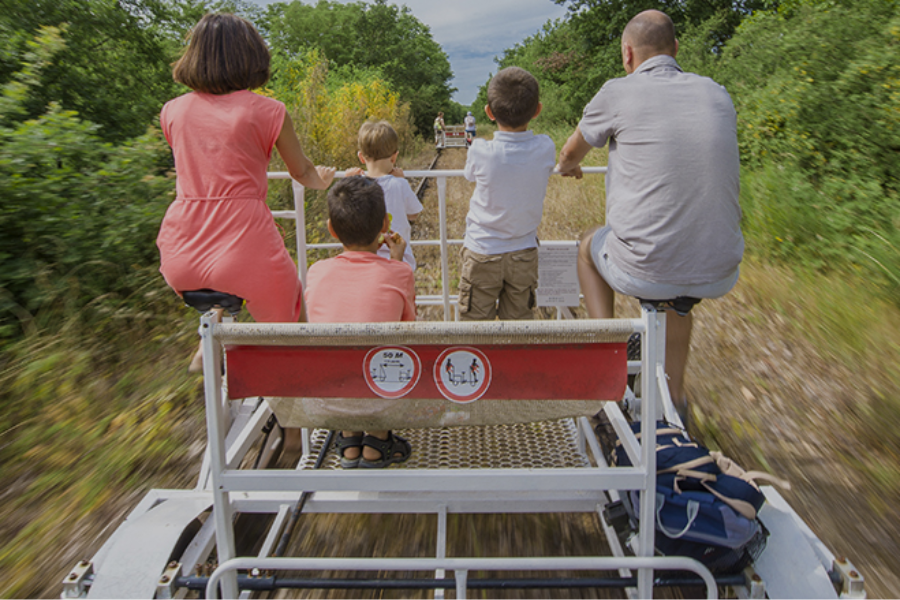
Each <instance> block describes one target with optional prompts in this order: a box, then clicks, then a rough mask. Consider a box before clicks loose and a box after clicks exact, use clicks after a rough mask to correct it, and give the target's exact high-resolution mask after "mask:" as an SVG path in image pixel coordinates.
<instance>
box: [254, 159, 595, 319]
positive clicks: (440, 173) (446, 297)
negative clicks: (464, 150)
mask: <svg viewBox="0 0 900 600" xmlns="http://www.w3.org/2000/svg"><path fill="white" fill-rule="evenodd" d="M581 170H582V172H583V173H584V174H586V175H593V174H601V173H603V174H605V173H606V172H607V167H582V169H581ZM553 173H554V174H555V175H559V174H560V173H559V172H558V171H555V170H554V172H553ZM267 175H268V178H269V179H290V180H291V187H292V191H293V195H294V210H279V211H272V215H273V216H275V217H276V218H279V219H292V220H293V221H294V224H295V227H296V233H297V235H296V239H297V269H298V272H299V274H300V280H301V281H302V282H303V285H304V286H305V285H306V270H307V261H308V252H307V251H308V250H309V249H311V248H312V249H322V248H340V247H341V246H340V244H308V243H307V241H306V209H305V205H304V190H305V188H304V187H303V185H301V184H300V183H298V182H297V181H296V180H293V179H291V176H290V173H288V172H286V171H273V172H270V173H268V174H267ZM346 176H347V175H346V171H338V172H337V173H336V174H335V178H337V179H339V178H343V177H346ZM404 176H405V177H407V178H409V177H423V178H433V179H436V180H437V189H438V215H439V225H440V227H439V230H440V236H441V237H440V239H438V240H415V241H411V242H410V243H411V245H413V246H434V245H440V248H441V295H440V296H439V297H434V296H424V297H421V298H417V299H416V303H417V304H419V305H434V304H440V305H443V307H444V320H445V321H449V320H450V302H451V300H452V299H453V297H451V295H450V286H449V282H448V280H447V272H448V271H449V256H450V246H451V245H454V246H455V245H460V244H462V240H450V239H448V237H447V178H449V177H464V172H463V170H462V169H447V170H434V171H412V170H410V171H405V172H404ZM572 242H573V240H552V241H544V240H542V241H541V244H542V245H545V246H546V245H552V244H554V243H572Z"/></svg>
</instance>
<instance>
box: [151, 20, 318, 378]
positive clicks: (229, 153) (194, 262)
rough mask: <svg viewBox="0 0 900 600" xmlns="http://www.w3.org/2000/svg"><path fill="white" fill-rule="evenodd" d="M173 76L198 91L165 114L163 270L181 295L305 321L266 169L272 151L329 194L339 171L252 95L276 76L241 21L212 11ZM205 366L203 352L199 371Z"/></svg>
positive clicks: (281, 113)
mask: <svg viewBox="0 0 900 600" xmlns="http://www.w3.org/2000/svg"><path fill="white" fill-rule="evenodd" d="M172 76H173V78H174V79H175V80H176V81H178V82H179V83H183V84H185V85H186V86H188V87H189V88H191V89H192V90H194V91H193V92H191V93H188V94H185V95H183V96H180V97H178V98H175V99H174V100H171V101H169V102H168V103H167V104H166V105H165V106H164V107H163V109H162V113H161V115H160V123H161V125H162V130H163V133H164V134H165V136H166V139H167V140H168V142H169V145H170V146H171V147H172V152H173V154H174V157H175V173H176V198H175V200H174V201H173V202H172V204H171V205H170V206H169V209H168V211H167V212H166V216H165V218H164V219H163V222H162V226H161V227H160V231H159V236H158V237H157V246H158V247H159V251H160V259H161V265H160V271H161V272H162V274H163V276H164V277H165V279H166V282H167V283H168V284H169V285H170V286H171V287H172V289H173V290H175V291H176V292H177V293H178V294H179V295H180V294H181V293H182V292H185V291H192V290H199V289H213V290H216V291H220V292H227V293H230V294H234V295H236V296H240V297H241V298H243V299H244V300H246V302H247V310H248V311H249V312H250V314H251V315H252V316H253V318H254V319H256V320H257V321H261V322H272V321H297V320H298V319H299V320H305V315H304V310H303V294H302V289H301V284H300V279H299V276H298V274H297V267H296V265H295V264H294V261H293V260H292V259H291V257H290V255H289V254H288V252H287V249H286V248H285V246H284V242H283V240H282V238H281V235H280V234H279V232H278V229H277V228H276V226H275V221H274V217H273V216H272V213H271V211H270V210H269V208H268V206H267V205H266V193H267V191H268V180H267V179H266V169H267V167H268V164H269V159H270V158H271V156H272V148H273V147H275V148H278V153H279V154H280V155H281V158H282V159H283V160H284V162H285V164H286V165H287V168H288V171H289V172H290V174H291V177H293V178H294V179H296V180H297V181H299V182H300V183H301V184H303V185H305V186H307V187H310V188H313V189H325V188H327V187H328V186H329V185H330V184H331V181H332V179H333V178H334V169H333V168H326V167H316V166H314V165H313V164H312V162H311V161H310V160H309V158H307V157H306V155H305V154H304V153H303V149H302V148H301V146H300V142H299V140H298V139H297V136H296V134H295V133H294V129H293V124H292V123H291V119H290V116H289V115H288V114H287V111H286V110H285V106H284V104H282V103H281V102H278V101H277V100H274V99H271V98H266V97H264V96H260V95H258V94H255V93H253V92H251V91H250V90H251V89H255V88H258V87H261V86H262V85H264V84H265V83H266V82H267V81H268V79H269V51H268V48H267V47H266V44H265V42H264V41H263V39H262V37H261V36H260V35H259V33H258V32H257V31H256V29H255V28H254V27H253V25H252V24H250V22H248V21H246V20H245V19H242V18H241V17H238V16H235V15H231V14H207V15H206V16H204V17H203V18H202V19H201V20H200V22H199V23H197V25H196V26H195V27H194V29H193V31H192V32H191V36H190V39H189V42H188V46H187V48H186V50H185V53H184V55H183V56H182V57H181V58H180V59H179V60H178V61H177V62H176V63H175V65H174V68H173V72H172ZM201 365H202V362H201V357H200V353H199V351H198V353H197V355H195V357H194V361H193V362H192V364H191V367H192V370H198V369H199V368H200V366H201Z"/></svg>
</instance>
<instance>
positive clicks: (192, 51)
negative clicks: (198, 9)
mask: <svg viewBox="0 0 900 600" xmlns="http://www.w3.org/2000/svg"><path fill="white" fill-rule="evenodd" d="M269 61H270V58H269V48H268V47H267V46H266V42H265V41H264V40H263V39H262V36H261V35H259V32H258V31H256V28H255V27H253V24H252V23H250V22H249V21H247V20H246V19H243V18H241V17H239V16H237V15H232V14H227V13H220V14H215V13H209V14H206V15H204V16H203V18H202V19H200V22H199V23H197V25H195V26H194V28H193V29H192V30H191V33H190V34H189V37H188V46H187V48H186V49H185V51H184V54H183V55H182V56H181V58H179V59H178V60H177V61H176V62H175V63H174V64H173V68H172V78H173V79H174V80H175V81H177V82H178V83H183V84H184V85H186V86H188V87H189V88H191V89H192V90H196V91H198V92H206V93H209V94H227V93H229V92H235V91H238V90H251V89H254V88H258V87H261V86H263V85H264V84H265V83H266V82H267V81H268V80H269Z"/></svg>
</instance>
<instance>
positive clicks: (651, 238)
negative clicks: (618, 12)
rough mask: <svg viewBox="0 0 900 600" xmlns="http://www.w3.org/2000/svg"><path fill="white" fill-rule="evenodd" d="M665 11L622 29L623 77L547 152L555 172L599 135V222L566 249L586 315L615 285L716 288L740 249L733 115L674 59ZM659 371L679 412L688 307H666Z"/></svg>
mask: <svg viewBox="0 0 900 600" xmlns="http://www.w3.org/2000/svg"><path fill="white" fill-rule="evenodd" d="M677 51H678V41H677V40H676V39H675V28H674V26H673V24H672V20H671V19H670V18H669V17H668V16H667V15H666V14H664V13H662V12H659V11H656V10H648V11H644V12H642V13H640V14H639V15H637V16H636V17H634V18H633V19H632V20H631V21H630V22H629V23H628V25H627V26H626V27H625V31H624V32H623V33H622V64H623V66H624V67H625V72H626V73H627V74H628V76H627V77H624V78H620V79H612V80H610V81H607V82H606V83H605V84H604V85H603V87H602V88H600V91H599V92H598V93H597V95H596V96H594V98H593V99H592V100H591V101H590V103H589V104H588V105H587V106H586V107H585V109H584V115H583V117H582V119H581V122H580V123H579V125H578V127H577V128H576V129H575V132H574V133H573V134H572V135H571V137H569V139H568V141H567V142H566V144H565V145H564V146H563V148H562V150H561V151H560V154H559V166H558V169H559V171H560V172H561V173H562V174H563V175H567V176H572V177H576V178H581V176H582V173H581V167H580V166H579V165H580V163H581V161H582V160H583V159H584V157H585V156H586V155H587V153H588V152H589V151H590V150H591V148H594V147H597V148H600V147H602V146H604V145H605V144H606V143H607V141H608V142H609V172H608V174H607V176H606V225H605V226H604V227H599V228H597V229H595V230H592V231H591V232H589V233H588V234H587V235H586V236H585V237H584V239H583V240H582V244H581V246H580V250H579V256H578V279H579V281H580V283H581V290H582V292H583V293H584V299H585V304H586V305H587V311H588V315H590V316H591V317H595V318H611V317H613V316H614V310H615V309H614V300H615V293H616V292H617V293H620V294H625V295H628V296H635V297H638V298H642V299H645V300H668V299H674V298H676V297H678V296H689V297H694V298H718V297H720V296H723V295H725V294H726V293H728V291H730V290H731V288H732V287H734V285H735V283H736V282H737V279H738V266H739V264H740V262H741V258H742V256H743V250H744V240H743V237H742V235H741V227H740V222H741V208H740V205H739V203H738V192H739V175H738V167H739V161H738V145H737V133H736V116H735V110H734V107H733V105H732V102H731V98H730V97H729V95H728V92H727V91H726V90H725V88H723V87H722V86H720V85H719V84H717V83H716V82H714V81H713V80H711V79H708V78H706V77H701V76H699V75H695V74H693V73H684V72H683V71H682V70H681V68H680V67H679V66H678V63H677V62H675V54H676V52H677ZM666 322H667V331H666V373H667V374H668V376H669V391H670V393H671V395H672V400H673V402H674V403H675V406H676V409H678V411H679V412H680V413H681V414H682V415H683V416H687V396H686V394H685V389H684V370H685V365H686V363H687V358H688V350H689V347H690V338H691V330H692V327H693V320H692V316H691V314H690V313H689V314H688V315H687V316H683V317H682V316H678V315H676V314H674V313H671V312H670V313H669V315H668V317H667V320H666Z"/></svg>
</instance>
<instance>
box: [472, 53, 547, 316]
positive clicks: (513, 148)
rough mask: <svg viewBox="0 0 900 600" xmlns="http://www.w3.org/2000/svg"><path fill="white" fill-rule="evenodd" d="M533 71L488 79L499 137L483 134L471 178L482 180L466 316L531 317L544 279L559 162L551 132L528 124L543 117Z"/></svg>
mask: <svg viewBox="0 0 900 600" xmlns="http://www.w3.org/2000/svg"><path fill="white" fill-rule="evenodd" d="M539 98H540V90H539V86H538V82H537V80H536V79H535V78H534V76H533V75H531V73H529V72H528V71H526V70H524V69H520V68H519V67H508V68H506V69H502V70H501V71H500V72H499V73H497V74H496V75H495V76H494V77H493V78H492V79H491V81H490V83H489V84H488V104H487V106H485V107H484V111H485V113H486V114H487V116H488V118H489V119H491V120H492V121H496V122H497V129H498V130H499V131H497V132H496V133H495V134H494V138H493V140H491V141H486V140H484V139H476V140H475V141H473V142H472V146H471V147H470V148H469V151H468V156H467V157H466V167H465V171H464V174H465V177H466V179H468V180H469V181H474V182H475V192H474V193H473V194H472V198H471V200H469V213H468V215H467V216H466V236H465V241H464V242H463V248H462V251H461V253H460V260H461V264H460V279H459V312H460V318H461V319H462V320H492V319H494V318H496V317H498V316H499V318H500V319H531V318H533V314H532V309H533V308H534V304H535V290H536V289H537V281H538V256H537V245H538V239H537V228H538V225H540V223H541V215H542V213H543V210H544V195H545V194H546V192H547V182H548V181H549V179H550V174H551V173H552V172H553V168H554V166H555V165H556V147H555V146H554V144H553V141H552V140H551V139H550V137H549V136H546V135H535V134H534V133H533V132H532V131H530V130H529V129H528V123H529V122H530V121H531V119H533V118H535V117H536V116H538V114H540V112H541V108H542V105H541V103H540V100H539Z"/></svg>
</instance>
